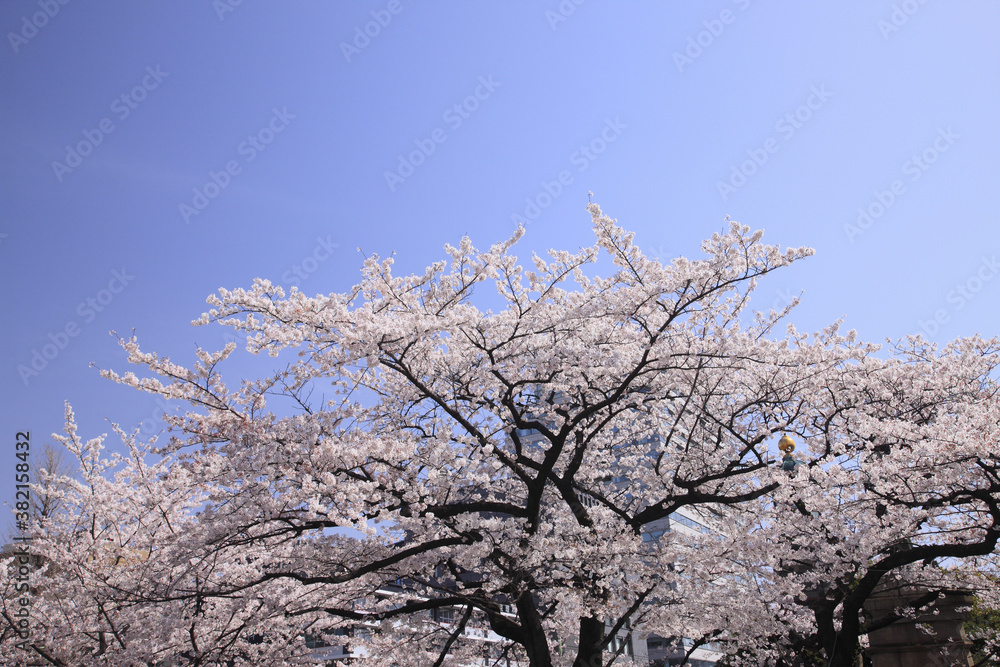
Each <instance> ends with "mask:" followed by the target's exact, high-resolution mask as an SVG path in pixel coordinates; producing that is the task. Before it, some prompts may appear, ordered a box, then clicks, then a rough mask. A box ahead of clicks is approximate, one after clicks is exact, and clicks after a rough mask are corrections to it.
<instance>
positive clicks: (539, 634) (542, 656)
mask: <svg viewBox="0 0 1000 667" xmlns="http://www.w3.org/2000/svg"><path fill="white" fill-rule="evenodd" d="M517 615H518V618H520V619H521V627H522V628H523V629H524V632H525V635H526V637H525V639H526V641H525V642H524V650H525V652H526V653H527V654H528V665H529V667H552V655H551V654H550V653H549V640H548V638H547V637H546V636H545V629H544V628H543V627H542V619H541V617H540V616H539V615H538V610H537V609H535V601H534V600H533V599H532V597H531V593H530V592H528V591H525V592H524V593H521V596H520V597H519V598H518V599H517Z"/></svg>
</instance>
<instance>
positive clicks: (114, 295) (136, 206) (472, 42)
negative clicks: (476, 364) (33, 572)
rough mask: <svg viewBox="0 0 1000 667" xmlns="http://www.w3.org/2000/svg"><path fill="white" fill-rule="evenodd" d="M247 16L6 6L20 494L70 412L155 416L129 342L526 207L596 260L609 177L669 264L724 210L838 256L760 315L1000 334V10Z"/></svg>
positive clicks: (378, 9) (0, 482)
mask: <svg viewBox="0 0 1000 667" xmlns="http://www.w3.org/2000/svg"><path fill="white" fill-rule="evenodd" d="M234 1H235V0H217V1H216V2H215V3H214V4H213V2H210V1H208V0H204V1H201V2H181V1H177V2H170V3H148V2H142V3H139V2H122V1H119V2H110V1H109V2H101V3H87V2H83V1H80V0H78V1H76V2H68V4H60V3H59V2H58V0H32V1H28V0H8V1H6V2H4V3H2V5H0V34H3V40H2V43H0V91H2V97H0V114H2V117H0V120H2V122H0V132H2V133H3V141H2V143H0V170H2V172H0V195H2V199H0V205H2V209H0V210H2V213H3V215H2V218H0V235H2V236H0V272H2V277H3V282H4V284H6V285H7V289H6V290H4V293H3V297H2V298H3V309H2V312H3V327H2V331H0V349H2V350H3V363H2V364H0V385H2V396H3V401H2V402H0V425H2V426H0V428H2V431H0V432H2V438H3V439H4V441H5V442H7V443H8V444H7V445H6V446H5V447H4V448H3V451H2V452H0V498H2V499H3V500H5V501H8V502H9V500H10V499H12V497H13V483H14V482H13V474H14V464H15V463H16V461H15V459H14V455H13V454H14V450H13V444H12V443H13V441H14V436H15V432H16V431H19V430H30V431H31V434H32V439H33V443H34V445H35V447H36V448H40V447H41V445H42V443H43V442H44V441H45V440H46V439H47V436H48V434H49V433H51V432H53V431H58V430H60V429H61V426H62V415H63V402H64V401H67V400H68V401H70V402H71V403H72V404H73V407H74V409H75V410H76V412H77V416H78V419H79V422H80V424H81V435H83V436H85V437H89V436H92V435H95V434H97V433H101V432H105V431H108V430H109V429H108V426H107V422H106V421H105V420H114V421H117V422H119V423H121V424H122V425H123V426H124V427H126V428H129V429H130V428H134V427H136V426H137V425H142V426H143V428H144V429H145V430H146V431H147V432H154V431H157V430H159V428H160V427H161V426H162V424H160V423H159V420H158V415H159V413H160V407H159V406H158V405H157V403H156V401H155V400H154V399H153V398H151V397H149V396H145V395H141V394H138V393H137V392H134V391H132V390H128V389H126V388H123V387H120V386H118V385H114V384H112V383H110V382H108V381H105V380H102V379H101V378H100V377H99V376H98V374H97V371H96V370H95V369H93V368H91V367H90V364H91V362H94V363H95V364H97V365H98V366H100V367H104V368H115V369H118V370H127V365H126V364H125V362H124V358H123V355H122V353H121V350H120V349H119V348H118V347H117V345H116V343H115V340H114V338H112V337H111V336H109V335H108V332H109V331H110V330H116V331H118V332H119V333H121V334H123V335H127V334H128V333H129V332H131V331H132V330H133V329H134V330H135V331H136V332H137V334H138V336H139V338H140V341H141V343H142V344H143V345H144V346H145V347H146V348H147V349H150V350H157V351H160V352H161V353H164V354H169V355H170V356H171V357H172V358H174V359H175V360H177V361H179V362H181V363H185V364H187V363H190V362H191V361H192V360H193V359H194V354H193V349H194V345H195V344H199V345H202V346H204V347H206V348H217V347H221V346H222V345H223V344H224V342H225V338H224V335H223V333H224V332H223V331H222V330H221V329H220V328H216V327H209V328H206V327H202V328H193V327H191V326H190V321H191V320H192V319H194V318H196V317H198V316H199V315H200V314H201V312H202V311H203V310H204V308H205V303H204V299H205V297H206V296H207V295H208V294H210V293H212V292H214V291H215V290H216V289H217V288H219V287H223V286H224V287H227V288H235V287H240V286H247V285H249V284H250V282H251V281H252V279H253V278H255V277H258V276H260V277H264V278H269V279H270V280H272V281H273V282H276V283H280V284H283V285H285V286H286V287H287V286H290V285H291V284H293V283H297V284H298V285H299V286H300V288H301V289H303V290H304V291H306V292H308V293H316V292H331V291H343V290H346V289H347V288H348V287H349V286H350V285H352V284H353V283H354V282H356V280H357V277H358V267H359V266H360V263H361V255H360V254H359V253H358V252H357V248H359V247H360V248H362V249H363V250H364V252H366V253H373V252H374V253H379V254H380V255H386V254H389V253H391V252H392V251H396V252H397V269H398V270H400V271H403V270H420V269H422V268H423V267H425V266H426V265H427V264H429V263H431V262H432V261H435V260H437V259H439V258H441V257H442V255H443V253H442V251H441V247H442V245H443V244H445V243H447V242H451V243H455V242H457V241H458V240H459V239H460V238H461V236H462V235H464V234H469V235H470V236H471V237H472V239H473V241H474V242H475V243H476V244H477V245H479V246H480V247H483V246H487V245H489V244H491V243H494V242H496V241H499V240H502V239H504V238H506V237H507V236H508V235H509V233H510V231H511V230H512V229H513V226H514V221H513V220H514V217H515V216H518V215H519V216H523V217H525V218H529V217H530V218H531V219H530V224H529V225H528V235H527V237H526V238H525V239H524V241H523V242H522V246H521V248H522V251H521V252H522V253H523V254H525V255H527V254H528V252H529V251H530V250H531V249H536V250H540V251H544V250H545V249H547V248H550V247H559V248H569V249H575V248H578V247H579V246H581V245H585V244H589V243H590V242H591V236H590V220H589V216H588V214H587V213H586V211H585V210H584V207H585V205H586V203H587V192H588V191H590V190H592V191H593V192H594V201H596V202H598V203H600V204H601V206H602V207H603V208H604V210H605V211H606V212H607V213H608V214H609V215H611V216H613V217H617V218H618V219H619V221H620V222H621V224H622V225H624V226H625V227H627V228H631V229H633V230H635V231H636V233H637V238H638V241H639V243H640V244H641V245H642V246H644V247H645V248H646V249H647V250H648V252H650V253H651V254H656V255H659V256H661V257H665V258H669V257H673V256H676V255H679V254H683V255H688V256H692V255H696V254H697V253H698V242H699V241H700V240H701V239H703V238H705V237H706V236H708V235H710V234H711V233H712V232H714V231H717V230H720V229H722V228H723V226H724V222H723V221H724V218H725V216H726V215H729V216H731V217H732V218H733V219H735V220H739V221H741V222H743V223H745V224H748V225H750V226H751V227H754V228H759V227H763V228H764V229H765V230H766V234H765V239H767V240H770V241H772V242H777V243H780V244H783V245H810V246H813V247H815V248H816V249H817V254H816V256H815V257H813V258H811V259H809V260H806V261H804V262H802V263H801V264H800V265H798V266H796V267H793V268H792V269H789V270H787V271H784V272H781V273H779V274H775V275H774V276H773V278H772V279H771V280H768V281H765V282H764V283H763V284H762V286H761V288H760V290H759V292H758V295H759V298H758V300H757V301H756V302H755V303H756V304H757V305H759V306H761V307H770V306H773V305H774V306H780V305H782V303H783V301H784V300H785V299H786V298H788V295H790V294H798V293H799V292H800V291H804V299H805V302H804V304H803V305H802V306H801V307H800V308H799V309H798V311H797V313H796V314H795V315H794V316H793V321H795V322H796V323H797V324H798V325H799V326H800V328H802V329H808V330H813V329H817V328H820V327H822V326H824V325H826V324H828V323H829V322H831V321H833V320H835V319H837V318H840V317H843V318H844V319H845V321H846V324H847V326H848V327H851V328H856V329H858V330H859V332H860V333H861V335H862V336H863V337H865V338H868V339H873V340H882V339H884V338H886V337H889V338H898V337H901V336H904V335H906V334H908V333H916V332H919V331H921V330H923V331H924V332H925V333H928V334H930V336H929V337H930V338H932V339H933V340H936V341H939V342H944V341H946V340H948V339H951V338H953V337H955V336H960V335H967V334H972V333H974V332H980V333H982V334H985V335H994V334H997V333H998V329H1000V327H998V322H1000V317H998V314H997V303H998V297H1000V279H995V278H997V277H998V276H997V275H996V274H997V273H998V272H1000V266H997V264H996V256H997V255H996V254H997V253H1000V226H998V219H997V212H996V211H997V205H996V201H995V197H996V194H997V190H998V176H1000V163H998V151H997V149H998V146H1000V124H998V122H997V119H998V118H1000V43H998V41H997V26H998V24H1000V4H998V3H996V2H994V1H992V0H989V1H986V0H978V1H969V2H963V3H947V2H941V1H927V2H918V0H907V1H906V2H895V3H894V2H892V1H891V0H878V1H871V2H863V3H862V2H855V3H843V2H840V3H835V2H823V3H813V2H811V3H804V2H802V3H799V2H796V3H792V2H782V3H764V2H762V1H761V0H738V1H736V2H734V1H731V0H717V1H713V2H698V3H681V2H671V3H661V2H633V3H610V2H603V3H602V2H597V1H596V0H589V1H585V2H582V3H581V4H579V5H577V4H575V3H574V2H572V0H563V2H562V3H559V2H558V1H557V0H550V1H547V2H545V1H543V2H534V3H481V2H422V3H418V2H409V1H407V0H396V1H394V2H391V3H390V2H388V1H386V2H381V1H379V2H365V3H361V2H357V3H348V2H338V3H333V2H294V3H293V2H283V3H273V2H272V3H265V2H259V1H255V0H244V1H243V2H242V3H240V4H238V5H236V6H231V2H234ZM366 31H367V32H368V33H369V35H366V34H365V32H366ZM411 158H412V159H411ZM401 159H402V160H405V164H402V165H401V163H400V161H401ZM741 170H742V173H740V172H741ZM387 173H390V174H394V175H392V176H387ZM213 174H214V176H213ZM560 177H561V178H562V181H563V182H561V183H560V182H559V181H560ZM223 186H224V187H223ZM547 190H548V191H547ZM894 190H895V191H894ZM202 197H204V199H202ZM880 199H881V200H882V201H881V202H880V201H879V200H880ZM526 200H530V203H529V202H528V201H526ZM533 206H534V207H537V209H535V208H533ZM859 209H862V210H863V211H864V210H867V211H868V216H869V217H868V218H862V219H861V220H860V221H859ZM296 271H298V274H296ZM963 292H964V293H963ZM936 315H937V316H938V322H935V323H933V324H930V322H931V320H932V319H933V318H935V316H936ZM921 323H923V327H922V325H921ZM67 331H69V332H72V333H73V335H72V336H71V335H69V334H68V333H67ZM46 345H49V347H48V348H46V347H45V346H46ZM57 348H58V349H57ZM36 352H37V355H36ZM46 352H47V353H48V357H50V358H45V354H46ZM38 355H42V356H38ZM33 359H34V364H35V368H32V362H33ZM240 363H242V362H237V363H235V364H231V367H232V368H233V369H235V370H237V371H238V370H239V369H240V368H243V367H242V366H240V365H239V364H240ZM43 364H44V368H40V367H41V366H43ZM265 366H266V364H265ZM19 367H21V368H20V370H19ZM26 369H31V370H32V371H35V370H36V369H38V370H37V374H35V373H34V372H31V373H29V372H26Z"/></svg>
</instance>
